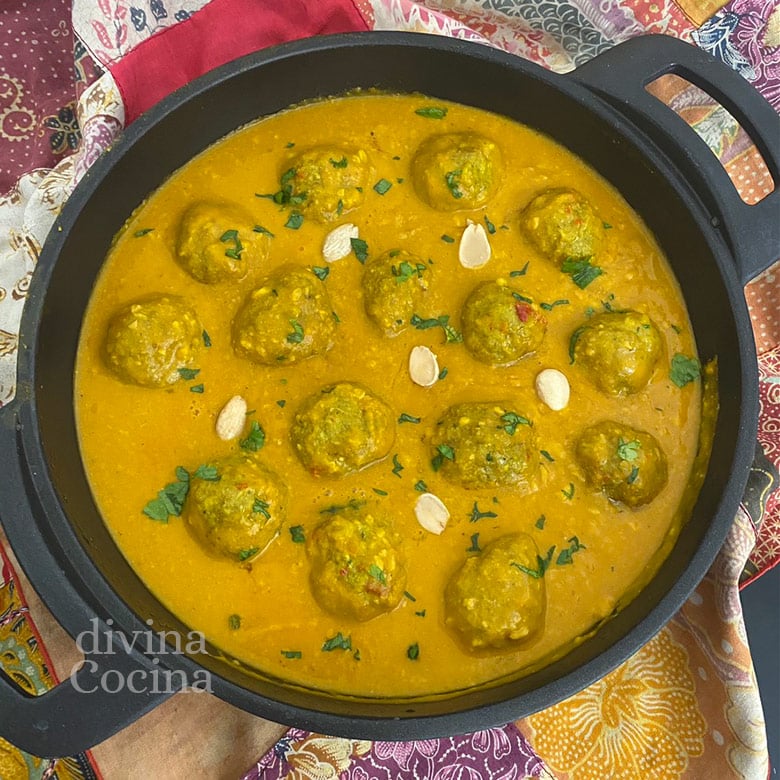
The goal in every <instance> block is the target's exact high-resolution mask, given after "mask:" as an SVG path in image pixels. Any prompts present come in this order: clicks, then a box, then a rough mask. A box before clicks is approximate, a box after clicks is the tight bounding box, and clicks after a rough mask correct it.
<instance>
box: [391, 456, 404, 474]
mask: <svg viewBox="0 0 780 780" xmlns="http://www.w3.org/2000/svg"><path fill="white" fill-rule="evenodd" d="M403 470H404V467H403V466H402V465H401V461H400V460H398V453H396V454H395V455H393V474H395V475H396V477H399V478H400V477H401V472H402V471H403Z"/></svg>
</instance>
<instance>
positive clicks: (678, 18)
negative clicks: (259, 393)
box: [0, 0, 780, 780]
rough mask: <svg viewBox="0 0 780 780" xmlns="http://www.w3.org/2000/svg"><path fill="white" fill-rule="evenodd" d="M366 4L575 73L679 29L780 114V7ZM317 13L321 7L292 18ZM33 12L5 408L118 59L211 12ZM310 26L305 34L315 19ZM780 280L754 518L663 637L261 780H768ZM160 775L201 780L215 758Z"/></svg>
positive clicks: (708, 112)
mask: <svg viewBox="0 0 780 780" xmlns="http://www.w3.org/2000/svg"><path fill="white" fill-rule="evenodd" d="M352 1H353V3H354V5H355V7H356V9H357V10H358V11H359V12H360V13H361V14H362V16H363V18H364V19H365V20H366V23H367V24H368V26H369V27H371V28H374V29H393V30H396V29H401V30H413V31H421V32H428V33H433V34H439V35H447V36H454V37H459V38H464V39H469V40H474V41H477V42H480V43H483V44H487V45H493V46H497V47H500V48H502V49H504V50H506V51H508V52H510V53H513V54H517V55H519V56H522V57H525V58H527V59H530V60H533V61H535V62H537V63H539V64H541V65H543V66H545V67H547V68H550V69H552V70H555V71H558V72H567V71H570V70H572V69H573V68H575V67H576V66H578V65H580V64H582V63H583V62H586V61H587V60H589V59H590V58H592V57H594V56H597V55H598V54H599V53H601V52H602V51H604V50H606V49H607V48H609V47H610V46H613V45H615V44H616V43H619V42H620V41H623V40H625V39H627V38H630V37H633V36H635V35H639V34H642V33H643V32H654V33H665V34H669V35H674V36H676V37H679V38H682V39H684V40H688V41H692V42H694V43H696V44H697V45H699V46H700V47H701V48H703V49H705V50H707V51H709V52H710V53H711V54H713V55H714V56H715V57H717V58H719V59H721V60H722V61H724V62H725V63H726V64H728V65H729V66H730V67H732V68H734V69H735V70H736V71H737V72H739V73H741V74H742V76H743V77H744V78H746V79H747V80H748V81H750V82H751V83H752V84H753V85H754V86H755V87H756V88H757V89H759V90H760V91H761V92H762V93H763V94H764V96H765V97H766V98H767V100H769V101H770V102H771V103H772V104H773V105H774V106H775V107H776V108H778V110H780V9H778V6H777V3H776V0H732V2H730V3H729V4H728V5H726V6H724V7H723V8H720V9H719V10H717V11H716V12H715V13H714V14H713V15H712V16H710V18H708V19H707V20H706V21H704V22H703V23H702V24H700V25H694V23H693V22H692V21H691V19H692V18H696V9H697V8H699V9H700V8H701V7H702V3H700V2H697V0H678V2H677V3H676V2H674V0H620V1H618V0H426V1H425V2H413V0H352ZM305 2H313V0H300V3H298V2H296V3H294V4H292V3H291V7H293V6H294V7H295V8H298V7H299V6H304V5H305ZM28 5H32V4H29V3H26V2H23V1H22V0H9V2H6V3H3V6H2V8H0V40H2V41H3V44H5V47H4V48H3V49H0V406H1V405H2V404H4V403H6V402H8V401H9V400H11V399H12V398H13V396H14V392H15V386H14V378H15V365H16V354H17V350H18V328H19V319H20V317H21V311H22V307H23V305H24V300H25V298H26V296H27V291H28V289H29V284H30V281H31V279H32V276H33V274H34V270H35V264H36V261H37V257H38V254H39V252H40V249H41V246H42V244H43V242H44V240H45V237H46V234H47V233H48V230H49V228H50V227H51V225H52V223H53V221H54V219H55V217H56V215H57V214H58V213H59V210H60V209H61V207H62V205H63V203H64V202H65V200H66V199H67V197H68V196H69V194H70V193H71V191H72V190H73V187H74V186H75V184H76V182H77V181H78V180H79V179H80V178H81V177H83V176H84V174H85V173H86V172H87V171H88V170H89V168H90V166H91V165H92V164H93V163H94V161H95V160H96V159H97V158H98V157H99V156H100V154H102V152H103V151H104V150H105V149H107V148H108V147H109V146H110V145H111V144H112V143H113V141H114V139H115V138H116V137H117V135H118V134H119V133H121V131H122V128H123V126H124V123H125V115H126V114H125V105H124V103H123V101H122V97H121V95H120V92H119V90H118V89H117V86H116V83H115V82H114V79H113V77H112V75H111V69H112V67H113V66H114V65H116V63H119V62H127V61H128V60H127V59H126V58H128V57H132V55H133V53H134V52H135V50H136V48H137V47H138V46H139V45H140V44H141V43H143V42H144V41H145V40H147V39H148V38H150V37H151V36H155V35H163V34H164V33H165V30H167V29H169V28H171V27H172V26H173V25H176V24H180V23H186V21H187V19H189V17H190V16H191V15H192V14H193V13H197V12H199V11H202V12H203V13H207V12H208V11H209V5H210V2H209V0H73V2H72V3H68V2H67V0H46V9H47V13H46V14H38V13H34V12H33V11H32V10H31V9H28V8H27V6H28ZM694 5H695V6H696V7H695V8H694ZM246 12H247V13H262V4H259V3H252V2H250V0H247V5H246ZM300 25H301V27H302V28H304V29H305V26H306V17H305V14H302V15H301V18H300ZM3 44H0V45H3ZM31 44H32V46H35V47H37V49H36V51H40V52H41V54H40V57H41V60H40V62H41V63H42V64H40V65H38V64H33V65H32V67H30V68H25V67H20V66H19V65H18V64H15V63H14V60H15V59H18V58H19V57H21V58H22V59H24V58H25V57H27V58H29V56H30V51H31V48H30V46H31ZM14 53H15V54H16V55H17V56H16V57H14V56H13V55H14ZM46 68H49V70H46ZM651 89H652V90H653V92H654V94H656V95H657V96H658V97H659V98H660V99H662V100H663V101H664V102H665V103H667V105H669V106H670V107H671V109H672V110H675V111H677V112H678V113H679V114H680V115H681V116H683V117H684V118H685V119H686V120H687V121H688V122H689V124H691V125H692V126H693V127H694V128H695V129H696V131H697V132H698V133H699V134H700V135H701V136H702V137H703V138H704V139H705V140H706V141H707V143H708V144H709V145H710V147H711V148H712V149H713V151H714V152H715V154H717V155H718V157H719V158H720V159H721V161H722V162H723V164H724V166H725V167H726V170H727V171H728V172H729V174H730V176H731V178H732V181H733V182H734V184H735V186H736V187H737V188H738V190H739V191H740V193H741V195H742V196H743V198H744V199H745V200H746V201H747V202H751V203H752V202H757V201H758V200H760V199H761V197H763V195H765V194H766V193H767V192H768V191H769V190H770V189H771V187H772V182H771V177H770V176H769V174H768V172H767V171H766V168H765V166H764V165H763V162H762V161H761V159H760V157H759V155H758V154H757V152H756V150H755V148H754V147H753V146H752V145H751V143H750V140H749V138H748V137H747V136H746V135H745V133H744V132H743V131H742V130H741V128H739V126H738V125H737V124H736V122H735V121H734V120H733V118H731V117H730V116H729V115H728V114H726V113H725V112H724V111H723V110H722V109H721V108H719V107H718V106H716V105H714V104H713V103H712V101H711V99H709V98H708V97H707V96H706V95H705V94H704V93H702V92H700V91H699V90H697V89H696V88H695V87H693V86H692V85H690V84H688V83H687V82H683V81H681V80H679V79H675V78H674V77H666V78H664V79H662V80H659V81H658V82H656V83H655V84H653V85H651ZM778 274H780V270H778V266H775V268H774V269H769V271H767V272H766V273H764V274H762V275H761V276H760V277H759V278H758V279H756V280H754V281H753V282H752V283H751V284H750V285H749V286H748V287H747V289H746V296H747V298H748V302H749V305H750V309H751V315H752V317H753V324H754V331H755V336H756V342H757V347H758V352H759V367H760V372H761V373H760V380H761V381H760V394H761V420H760V430H759V437H758V445H759V449H758V450H757V456H756V461H755V463H754V468H753V473H752V476H751V481H750V484H749V487H748V491H747V493H746V495H745V501H744V507H743V508H742V509H741V510H740V512H739V514H738V516H737V517H736V518H735V523H734V526H733V528H732V530H731V533H730V535H729V538H728V540H727V543H726V545H725V546H724V548H723V550H722V551H721V553H720V555H719V557H718V559H717V561H716V563H715V565H714V566H713V567H712V570H711V571H710V573H709V574H708V576H707V578H705V580H704V581H703V582H702V583H701V584H700V586H699V587H698V588H697V589H696V591H695V593H694V594H693V595H692V596H691V598H690V599H689V600H688V602H687V603H686V604H685V605H684V607H683V608H682V609H681V610H680V612H679V613H678V615H677V616H676V617H675V618H674V619H673V620H672V621H671V622H670V623H669V624H668V625H667V626H666V627H665V628H664V629H663V630H662V631H661V632H660V633H659V634H658V636H656V637H655V638H654V639H653V640H651V641H650V642H649V643H648V644H647V645H646V646H645V647H643V648H642V649H641V650H640V651H639V652H637V653H636V654H635V655H634V656H633V657H632V658H630V659H629V660H628V661H627V662H625V663H624V664H623V665H622V666H620V667H619V668H618V669H616V670H614V671H613V672H612V673H610V674H609V675H607V676H606V677H605V678H603V679H602V680H600V681H598V682H597V683H595V684H594V685H592V686H591V687H589V688H588V689H586V690H585V691H582V692H581V693H580V694H577V695H576V696H574V697H572V698H570V699H568V700H567V701H564V702H561V703H560V704H558V705H556V706H554V707H551V708H549V709H548V710H545V711H543V712H540V713H537V714H536V715H534V716H532V717H530V718H527V719H525V720H523V721H519V722H518V723H517V724H508V725H507V726H505V727H503V728H499V729H490V730H487V731H481V732H477V733H475V734H468V735H462V736H458V737H453V738H449V739H442V740H424V741H418V742H406V743H385V742H373V743H372V742H366V741H356V740H345V739H337V738H330V737H326V736H323V735H316V734H310V733H308V732H303V731H300V730H296V729H291V730H289V731H288V732H287V733H286V734H285V735H284V736H283V737H282V738H281V740H279V741H278V742H277V743H276V744H275V745H274V746H273V748H272V749H271V750H270V751H269V752H268V753H266V754H265V755H264V756H263V757H262V758H261V759H260V760H259V761H258V762H257V763H256V764H255V765H254V766H253V767H252V768H251V769H250V770H249V772H248V773H247V774H246V778H248V779H251V780H254V779H255V778H257V779H258V780H276V779H277V778H283V777H284V778H293V779H294V780H321V779H323V778H346V779H347V780H351V779H352V778H354V779H355V780H369V778H371V779H373V778H379V779H382V780H383V779H384V778H401V777H403V778H407V777H408V778H433V779H434V780H461V778H462V779H463V780H488V779H489V780H498V778H501V779H502V780H504V779H506V780H509V779H510V778H518V779H519V778H530V777H534V778H548V779H551V778H572V780H580V779H582V780H584V779H586V778H625V779H628V778H631V779H632V780H633V779H634V778H636V780H640V779H641V780H644V779H645V778H650V779H651V780H654V779H657V780H660V779H661V778H669V779H670V780H677V779H678V778H679V779H680V780H696V779H697V778H701V777H712V778H718V780H720V779H721V778H724V779H725V778H746V779H750V780H752V778H763V777H765V776H766V773H767V754H766V737H765V730H764V726H763V715H762V711H761V704H760V700H759V697H758V692H757V688H756V684H755V679H754V675H753V670H752V664H751V660H750V652H749V648H748V646H747V641H746V636H745V629H744V624H743V622H742V616H741V609H740V604H739V597H738V589H737V588H738V582H739V580H740V577H741V578H742V581H743V583H746V582H749V581H750V579H752V578H754V577H755V576H758V575H759V574H760V573H761V572H762V571H765V570H766V569H767V568H769V567H770V566H772V565H774V564H775V563H777V562H778V560H780V502H779V501H778V497H777V492H775V493H774V494H773V492H772V491H773V488H774V487H775V486H776V484H777V467H778V464H780V315H779V314H778V307H777V300H778V299H779V298H780V276H779V275H778ZM0 538H2V535H1V533H0ZM0 555H2V556H3V557H2V562H3V569H2V578H1V579H0V662H2V664H3V668H4V669H5V670H6V671H7V673H8V674H10V675H11V676H13V678H14V679H15V680H17V682H18V684H19V685H20V686H22V687H23V688H25V689H26V690H29V691H30V692H38V693H39V692H41V691H42V690H45V689H47V688H48V687H50V686H51V685H53V684H54V682H55V681H54V677H53V672H52V667H51V664H50V663H49V662H48V659H47V657H46V655H45V651H44V648H43V646H42V643H41V642H40V638H39V637H38V635H37V632H36V629H35V625H34V623H33V621H32V619H31V616H30V615H29V611H28V609H27V607H26V604H25V603H24V600H23V597H22V595H21V589H20V587H19V582H20V581H22V580H21V577H20V575H19V574H18V573H16V572H15V571H14V570H13V568H12V567H11V564H10V562H9V561H8V558H7V557H6V556H5V555H4V554H3V549H2V542H0ZM748 556H750V559H749V561H748V560H747V559H748ZM746 561H747V563H746ZM147 717H149V718H153V717H154V714H152V715H151V716H147ZM149 722H150V723H151V721H149ZM196 747H197V746H193V754H197V751H196V749H195V748H196ZM258 752H259V750H258ZM247 759H248V760H251V756H247ZM162 761H163V764H164V757H163V758H162ZM161 766H162V765H161ZM160 772H161V773H162V774H160V775H159V776H160V777H163V776H165V777H172V778H173V777H185V776H186V777H191V776H201V775H202V772H201V769H200V765H199V764H198V763H197V759H193V763H192V764H191V765H189V764H188V765H186V766H185V765H184V764H182V765H180V766H177V767H173V766H164V767H163V768H161V769H160ZM199 772H200V773H201V774H199ZM94 776H95V773H94V770H93V768H92V767H91V766H90V763H89V757H88V756H80V757H77V758H75V759H61V760H58V761H56V762H49V761H42V760H41V759H36V758H34V757H32V756H29V755H27V754H24V753H22V752H21V751H18V750H16V748H13V747H12V746H10V745H8V743H6V742H3V741H2V740H1V739H0V778H3V779H4V780H6V778H14V780H16V778H23V779H25V780H26V779H27V778H35V779H36V780H37V778H42V777H61V778H71V777H72V778H81V777H84V778H86V777H94ZM128 776H129V775H128Z"/></svg>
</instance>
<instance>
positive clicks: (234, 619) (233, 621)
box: [228, 613, 241, 631]
mask: <svg viewBox="0 0 780 780" xmlns="http://www.w3.org/2000/svg"><path fill="white" fill-rule="evenodd" d="M228 627H229V628H230V630H231V631H238V629H239V628H241V615H236V614H235V613H234V614H232V615H230V616H229V617H228Z"/></svg>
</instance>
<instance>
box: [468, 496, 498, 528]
mask: <svg viewBox="0 0 780 780" xmlns="http://www.w3.org/2000/svg"><path fill="white" fill-rule="evenodd" d="M483 517H498V515H497V514H496V513H495V512H481V511H480V509H479V505H478V504H477V502H476V501H475V502H474V506H473V507H472V508H471V514H470V515H469V520H470V521H471V522H472V523H476V522H477V521H478V520H481V519H482V518H483Z"/></svg>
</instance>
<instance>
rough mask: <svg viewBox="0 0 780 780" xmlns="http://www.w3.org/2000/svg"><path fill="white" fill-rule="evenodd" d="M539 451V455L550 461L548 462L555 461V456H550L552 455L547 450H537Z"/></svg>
mask: <svg viewBox="0 0 780 780" xmlns="http://www.w3.org/2000/svg"><path fill="white" fill-rule="evenodd" d="M539 453H540V454H541V456H542V457H543V458H545V459H547V460H549V461H550V463H554V462H555V458H553V456H552V455H550V453H549V452H547V450H539Z"/></svg>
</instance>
